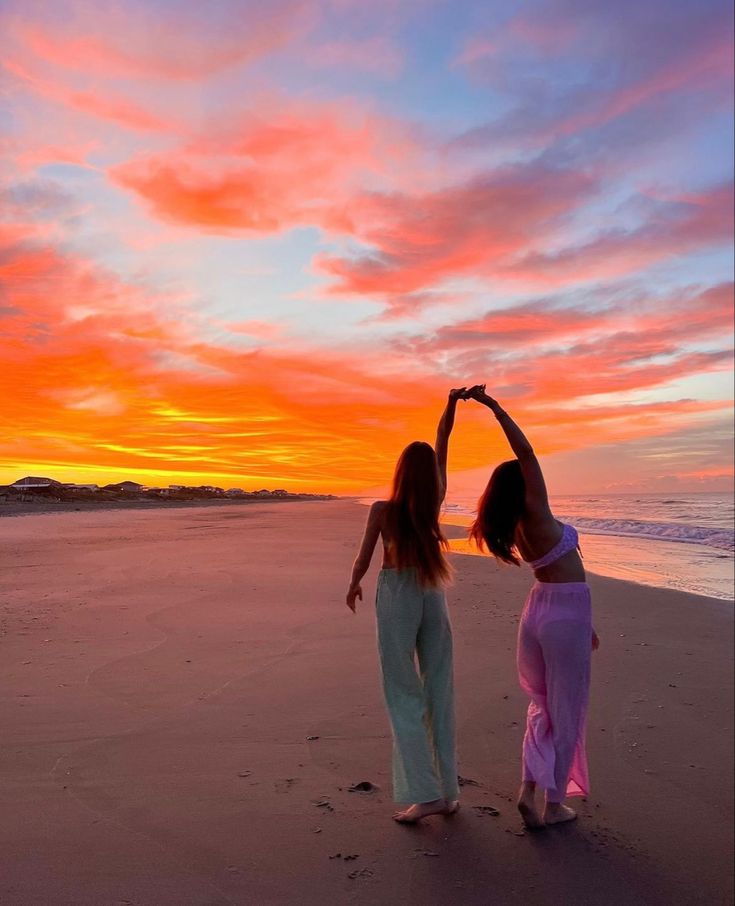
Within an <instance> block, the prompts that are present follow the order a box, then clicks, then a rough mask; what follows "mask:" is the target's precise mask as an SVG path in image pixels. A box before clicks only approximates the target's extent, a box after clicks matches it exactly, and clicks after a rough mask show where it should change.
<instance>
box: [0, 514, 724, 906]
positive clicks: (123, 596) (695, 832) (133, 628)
mask: <svg viewBox="0 0 735 906" xmlns="http://www.w3.org/2000/svg"><path fill="white" fill-rule="evenodd" d="M364 518H365V510H364V508H363V507H360V506H358V505H357V504H355V503H352V502H345V501H329V502H308V503H290V502H289V503H279V504H277V505H273V504H270V503H263V504H251V505H249V506H247V507H242V508H241V509H225V508H217V507H213V508H194V509H176V510H163V511H162V510H125V511H116V512H113V511H100V512H91V513H65V514H54V515H39V516H26V517H22V518H19V519H8V520H0V550H1V551H2V557H1V559H0V565H1V566H2V572H1V573H0V588H1V589H2V595H1V597H0V633H1V636H0V642H1V643H2V653H3V657H2V661H1V662H0V675H1V676H2V689H3V695H2V700H1V701H0V724H1V725H2V727H3V734H2V739H1V741H0V773H1V778H0V798H1V801H0V808H1V809H2V815H3V821H2V822H1V823H0V857H1V858H2V864H3V872H2V876H1V877H0V902H2V903H3V904H7V906H16V904H17V906H35V904H39V906H41V904H43V906H49V904H64V906H67V904H69V906H71V904H74V906H87V904H89V906H100V904H104V906H108V904H110V906H111V904H135V906H183V904H187V906H188V904H192V906H200V904H201V906H205V904H206V906H220V904H222V906H224V904H248V906H249V904H258V906H269V904H274V906H275V904H307V906H310V904H322V903H324V902H329V903H332V904H335V906H337V904H371V906H372V904H375V906H377V904H396V906H398V904H411V906H434V904H437V906H438V904H464V903H466V904H501V906H502V904H521V903H534V904H540V906H545V904H548V906H551V904H554V906H560V904H564V906H573V904H601V906H605V904H610V906H612V904H615V906H618V904H621V903H624V904H626V906H635V904H694V903H702V904H729V903H731V902H732V898H733V888H732V857H731V853H732V844H733V839H732V836H733V835H732V824H733V822H732V818H733V815H732V794H733V789H732V783H733V781H732V763H733V759H732V755H733V753H732V741H733V724H732V715H733V707H732V705H733V701H732V629H733V625H732V624H733V610H732V606H731V605H727V604H726V603H723V602H719V601H715V600H712V599H708V598H697V597H694V596H691V595H686V594H681V593H677V592H672V591H667V590H661V589H649V588H643V587H641V586H636V585H633V584H629V583H625V582H620V581H616V580H613V579H603V578H597V577H591V584H592V588H593V595H594V607H595V625H596V628H597V630H598V632H599V634H600V636H601V640H602V648H601V650H600V651H599V652H598V653H597V654H596V655H595V661H594V677H593V690H592V704H591V711H590V720H589V735H588V740H589V755H590V763H591V774H592V784H593V791H592V794H591V796H590V798H589V799H588V801H587V802H580V803H579V810H580V816H581V820H580V821H578V822H576V823H575V824H574V825H568V826H565V827H557V828H554V829H548V830H546V831H544V832H541V833H537V834H525V833H524V832H523V830H522V828H521V824H520V821H519V819H518V817H517V814H516V812H515V808H514V806H513V802H512V797H513V794H514V792H515V788H516V785H517V777H518V752H519V747H520V741H521V737H522V732H523V721H524V712H525V700H524V697H523V695H522V694H521V692H520V691H519V689H518V688H517V683H516V679H515V669H514V642H515V632H516V626H517V620H518V613H519V609H520V606H521V604H522V601H523V597H524V594H525V592H526V590H527V588H528V586H529V584H530V581H529V575H528V573H527V572H526V571H525V570H524V571H522V570H515V569H511V568H507V569H500V568H499V567H497V566H495V565H494V564H493V563H492V562H490V561H489V560H485V559H481V558H479V557H470V556H461V555H455V556H454V557H453V560H454V563H455V566H456V568H457V576H456V581H455V584H454V586H453V587H452V589H451V590H450V592H449V599H450V607H451V613H452V619H453V624H454V635H455V659H456V681H457V695H458V729H459V751H460V773H461V775H462V776H463V777H464V778H465V779H466V780H467V781H468V782H467V783H466V784H465V786H464V787H463V808H462V811H461V812H460V813H459V814H458V815H457V816H455V817H453V818H452V819H444V818H436V819H430V820H429V821H427V822H426V823H425V824H424V825H423V826H421V827H418V828H414V829H410V828H404V827H399V826H397V825H395V824H394V823H393V822H392V821H391V820H390V814H391V811H392V802H391V796H390V775H389V757H390V735H389V730H388V725H387V720H386V717H385V713H384V710H383V704H382V693H381V690H380V685H379V678H378V671H377V661H376V654H375V641H374V632H375V624H374V615H373V610H372V599H373V595H374V585H375V575H376V571H377V563H376V564H375V565H374V566H373V568H372V569H371V572H370V575H369V577H368V579H367V580H366V582H365V583H364V589H365V601H364V602H363V604H362V607H361V608H360V610H359V612H358V614H357V616H353V615H352V614H351V613H350V612H349V611H348V610H347V609H346V607H345V606H344V603H343V596H344V591H345V586H346V582H347V577H348V575H349V569H350V566H351V563H352V559H353V557H354V554H355V551H356V546H357V542H358V540H359V534H360V531H361V529H362V524H363V522H364ZM360 781H370V782H371V783H373V784H376V785H377V786H378V787H379V788H380V789H379V790H378V791H376V792H371V793H361V792H350V791H349V789H348V788H349V787H350V786H351V785H353V784H355V783H358V782H360Z"/></svg>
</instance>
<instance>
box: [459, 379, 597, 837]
mask: <svg viewBox="0 0 735 906" xmlns="http://www.w3.org/2000/svg"><path fill="white" fill-rule="evenodd" d="M469 394H470V395H471V397H472V398H473V399H475V400H477V401H478V402H480V403H482V404H483V405H485V406H487V407H488V408H489V409H490V410H491V411H492V413H493V415H494V416H495V418H496V419H497V420H498V424H499V425H500V427H501V428H502V430H503V432H504V433H505V436H506V438H507V439H508V443H509V444H510V447H511V449H512V450H513V453H515V455H516V459H511V460H510V461H508V462H504V463H501V464H500V465H499V466H498V467H497V468H496V469H495V471H494V472H493V473H492V475H491V476H490V481H489V482H488V485H487V488H486V489H485V492H484V494H483V495H482V497H481V498H480V500H479V502H478V505H477V518H476V520H475V522H474V523H473V525H472V526H471V527H470V537H471V538H473V539H474V541H475V542H476V543H477V545H478V546H479V547H480V548H483V547H485V546H486V547H487V548H488V550H489V551H490V553H491V554H493V555H494V556H495V557H496V558H497V559H498V560H500V561H501V562H504V563H513V564H515V565H516V566H519V565H520V561H521V559H523V560H525V561H526V562H527V563H528V564H529V566H530V567H531V569H532V570H533V572H534V576H535V578H536V582H535V584H534V585H533V587H532V588H531V591H530V593H529V595H528V598H527V600H526V604H525V606H524V608H523V613H522V615H521V621H520V626H519V629H518V676H519V679H520V683H521V687H522V688H523V689H524V691H525V692H526V693H527V694H528V695H529V696H530V698H531V702H530V704H529V706H528V717H527V721H526V733H525V736H524V738H523V777H522V783H521V789H520V792H519V796H518V810H519V811H520V813H521V815H522V817H523V820H524V822H525V823H526V825H527V826H528V827H530V828H538V827H543V826H544V825H545V824H560V823H562V822H564V821H571V820H573V819H574V818H576V817H577V814H576V812H575V811H574V810H573V809H571V808H569V806H567V805H564V799H565V798H566V796H585V795H586V794H587V791H588V789H589V780H588V773H587V756H586V752H585V730H586V717H587V702H588V698H589V684H590V652H591V650H592V649H593V648H597V647H598V645H599V640H598V638H597V635H596V633H595V631H594V630H593V628H592V614H591V605H590V591H589V586H588V585H587V582H586V581H585V572H584V567H583V566H582V560H581V557H580V551H579V544H578V537H577V531H576V529H575V528H574V527H573V526H571V525H564V524H562V523H561V522H559V521H558V520H557V519H555V518H554V516H553V514H552V512H551V509H550V508H549V500H548V496H547V493H546V484H545V482H544V476H543V474H542V472H541V466H540V465H539V462H538V460H537V459H536V455H535V453H534V452H533V448H532V447H531V444H530V443H529V442H528V440H527V439H526V437H525V435H524V434H523V432H522V431H521V429H520V428H519V427H518V425H517V424H516V423H515V422H514V421H513V419H512V418H511V417H510V416H509V415H508V413H507V412H505V411H504V410H503V409H502V407H501V406H500V405H499V404H498V403H497V402H496V401H495V400H494V399H493V398H492V397H490V396H488V395H487V394H486V393H485V387H484V385H481V386H479V387H473V388H472V390H471V391H469ZM537 785H538V786H540V787H541V788H542V789H543V790H544V791H545V805H544V811H543V815H542V816H540V815H539V813H538V811H537V810H536V804H535V792H536V786H537Z"/></svg>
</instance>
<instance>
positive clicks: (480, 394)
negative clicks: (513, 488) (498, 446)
mask: <svg viewBox="0 0 735 906" xmlns="http://www.w3.org/2000/svg"><path fill="white" fill-rule="evenodd" d="M473 398H474V399H476V400H477V401H478V402H479V403H482V404H483V405H484V406H487V407H488V409H490V411H491V412H492V413H493V415H494V416H495V418H496V419H497V420H498V424H499V425H500V427H501V428H502V429H503V433H504V434H505V436H506V438H507V439H508V443H509V444H510V448H511V450H512V451H513V453H515V456H516V458H517V459H518V462H519V463H520V465H521V472H522V474H523V480H524V482H525V484H526V505H527V506H528V507H529V509H533V510H537V511H538V510H546V509H548V506H549V497H548V494H547V492H546V482H545V481H544V475H543V472H542V471H541V466H540V465H539V461H538V459H536V454H535V453H534V452H533V447H532V446H531V443H530V441H529V440H528V438H527V437H526V435H525V434H524V433H523V431H521V429H520V428H519V427H518V425H517V424H516V423H515V422H514V421H513V419H512V418H511V417H510V415H508V413H507V412H506V411H505V409H503V407H502V406H501V405H500V403H498V401H497V400H494V399H493V398H492V397H491V396H488V395H487V393H485V390H484V388H483V389H481V390H478V391H475V392H473Z"/></svg>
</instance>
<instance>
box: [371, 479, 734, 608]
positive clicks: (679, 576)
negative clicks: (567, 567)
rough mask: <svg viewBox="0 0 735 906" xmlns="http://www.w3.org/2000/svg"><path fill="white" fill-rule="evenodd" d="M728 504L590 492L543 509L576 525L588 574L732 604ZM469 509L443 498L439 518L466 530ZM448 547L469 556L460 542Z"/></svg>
mask: <svg viewBox="0 0 735 906" xmlns="http://www.w3.org/2000/svg"><path fill="white" fill-rule="evenodd" d="M365 502H368V501H365ZM733 503H734V502H733V497H732V495H730V494H719V493H703V494H595V495H575V496H557V497H553V498H552V499H551V508H552V510H553V512H554V515H555V516H556V517H557V518H558V519H561V520H562V521H564V522H571V523H572V524H573V525H575V526H576V527H577V529H578V531H579V534H580V546H581V548H582V553H583V556H584V564H585V568H586V569H587V570H588V571H589V572H593V573H597V574H598V575H603V576H612V577H614V578H617V579H627V580H628V581H631V582H638V583H639V584H641V585H650V586H655V587H659V588H671V589H675V590H677V591H683V592H690V593H693V594H697V595H705V596H707V597H710V598H719V599H720V600H724V601H732V600H733V596H734V594H735V555H734V554H733V551H735V531H734V530H733V520H734V519H735V507H734V505H733ZM476 504H477V498H474V497H473V498H463V497H456V496H455V497H452V496H451V495H450V497H449V499H448V501H447V503H446V505H445V508H444V514H443V516H442V521H443V522H445V523H449V524H453V525H459V526H466V525H468V524H469V523H470V521H471V519H472V516H473V515H474V512H475V506H476ZM451 547H452V549H453V550H454V551H455V552H457V553H464V554H473V553H477V551H475V550H473V549H472V548H471V547H470V546H469V545H468V544H467V542H466V541H463V540H461V539H460V540H457V541H452V542H451Z"/></svg>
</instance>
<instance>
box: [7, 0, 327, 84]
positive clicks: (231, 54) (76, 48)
mask: <svg viewBox="0 0 735 906" xmlns="http://www.w3.org/2000/svg"><path fill="white" fill-rule="evenodd" d="M308 13H309V8H308V4H307V3H305V2H304V0H273V2H269V3H268V4H266V5H262V4H261V5H259V6H257V7H252V8H251V7H250V6H249V5H248V4H238V5H237V6H235V7H233V8H232V10H231V11H230V12H229V13H228V14H227V15H226V16H225V17H224V19H222V18H219V17H218V16H216V15H214V16H209V15H208V14H207V13H206V11H204V10H202V11H201V12H199V13H192V12H190V11H188V10H186V9H182V10H180V11H178V12H177V14H176V16H174V17H170V16H169V17H166V16H164V15H162V14H161V13H160V12H157V11H156V10H155V8H153V7H150V6H148V7H146V6H145V5H144V4H137V3H126V4H125V5H124V6H118V7H115V6H114V5H109V4H108V5H101V4H99V3H95V2H76V3H69V4H68V9H67V16H66V17H65V18H64V20H63V21H59V20H57V21H55V22H54V25H53V27H51V26H50V25H49V24H48V23H47V22H45V21H44V18H45V17H44V11H43V7H42V6H39V5H38V4H33V3H32V2H27V3H24V6H23V8H22V9H21V10H19V11H18V12H16V13H15V14H13V13H12V12H11V13H8V14H6V16H5V20H4V30H5V33H6V35H8V36H10V37H11V38H12V39H13V40H14V41H16V42H17V43H18V44H19V45H20V46H22V47H24V48H26V49H27V50H28V51H30V52H31V53H32V54H34V55H35V56H36V57H37V58H38V59H39V60H43V61H45V62H46V63H49V64H53V65H54V66H58V67H61V68H64V69H68V70H74V71H78V72H83V73H94V74H95V75H98V76H102V77H105V78H114V77H123V78H160V79H173V80H178V79H201V78H206V77H208V76H211V75H214V74H216V73H218V72H220V71H222V70H224V69H227V68H229V67H232V66H235V65H238V64H242V63H248V62H251V61H253V60H256V59H258V58H260V57H263V56H265V55H266V54H268V53H271V52H272V51H274V50H276V49H278V48H280V47H282V46H283V45H285V44H286V43H287V42H288V41H289V40H291V38H292V37H293V36H294V34H297V33H299V32H301V31H303V30H304V28H305V27H307V26H308V23H309V20H310V15H308ZM304 14H307V15H304Z"/></svg>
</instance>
